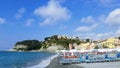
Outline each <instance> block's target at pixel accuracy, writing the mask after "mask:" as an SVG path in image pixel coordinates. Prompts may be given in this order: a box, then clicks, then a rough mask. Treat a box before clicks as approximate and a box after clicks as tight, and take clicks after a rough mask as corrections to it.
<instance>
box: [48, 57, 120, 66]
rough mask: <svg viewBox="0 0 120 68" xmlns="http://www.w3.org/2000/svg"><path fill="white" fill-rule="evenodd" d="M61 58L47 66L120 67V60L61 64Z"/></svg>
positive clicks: (55, 59)
mask: <svg viewBox="0 0 120 68" xmlns="http://www.w3.org/2000/svg"><path fill="white" fill-rule="evenodd" d="M58 61H59V58H58V57H57V58H54V59H53V60H52V61H51V63H50V64H49V65H48V66H47V67H46V68H120V61H115V62H99V63H81V64H70V65H61V64H60V63H59V62H58Z"/></svg>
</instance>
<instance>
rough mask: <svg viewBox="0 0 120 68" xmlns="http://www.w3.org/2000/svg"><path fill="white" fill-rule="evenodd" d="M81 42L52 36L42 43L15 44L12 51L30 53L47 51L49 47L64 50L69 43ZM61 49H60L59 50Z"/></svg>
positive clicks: (34, 41) (27, 41)
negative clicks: (41, 50) (32, 51)
mask: <svg viewBox="0 0 120 68" xmlns="http://www.w3.org/2000/svg"><path fill="white" fill-rule="evenodd" d="M81 42H83V41H80V40H79V38H78V37H76V38H68V37H66V36H58V35H54V36H51V37H46V38H45V39H44V41H38V40H23V41H19V42H16V44H15V46H14V48H13V51H31V50H40V49H47V48H49V47H50V46H55V47H56V46H58V47H61V46H62V48H63V47H64V48H65V49H68V44H69V43H77V44H80V43H81ZM59 49H61V48H59Z"/></svg>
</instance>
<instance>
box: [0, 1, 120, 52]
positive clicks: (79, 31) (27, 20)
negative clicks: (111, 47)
mask: <svg viewBox="0 0 120 68" xmlns="http://www.w3.org/2000/svg"><path fill="white" fill-rule="evenodd" d="M52 35H67V36H72V37H73V36H78V37H80V38H91V39H94V40H100V39H105V38H109V37H116V36H119V35H120V2H119V0H0V50H9V49H10V48H12V47H13V46H14V44H15V43H16V42H17V41H22V40H27V39H37V40H43V39H44V38H45V37H47V36H52Z"/></svg>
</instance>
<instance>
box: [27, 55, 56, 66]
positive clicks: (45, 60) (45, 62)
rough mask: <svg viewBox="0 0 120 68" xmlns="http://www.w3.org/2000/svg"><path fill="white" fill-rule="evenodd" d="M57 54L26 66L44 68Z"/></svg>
mask: <svg viewBox="0 0 120 68" xmlns="http://www.w3.org/2000/svg"><path fill="white" fill-rule="evenodd" d="M57 56H58V54H55V55H53V56H50V57H48V58H47V59H44V60H42V61H41V62H40V63H39V64H38V65H34V66H31V67H27V68H45V67H47V66H48V65H49V64H50V61H51V60H53V59H54V58H55V57H57Z"/></svg>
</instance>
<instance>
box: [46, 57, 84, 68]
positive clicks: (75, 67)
mask: <svg viewBox="0 0 120 68" xmlns="http://www.w3.org/2000/svg"><path fill="white" fill-rule="evenodd" d="M58 61H59V58H58V57H56V58H54V59H53V60H52V61H51V62H50V64H49V65H48V66H47V67H46V68H83V67H81V66H79V65H75V64H71V65H61V64H60V63H59V62H58Z"/></svg>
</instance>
